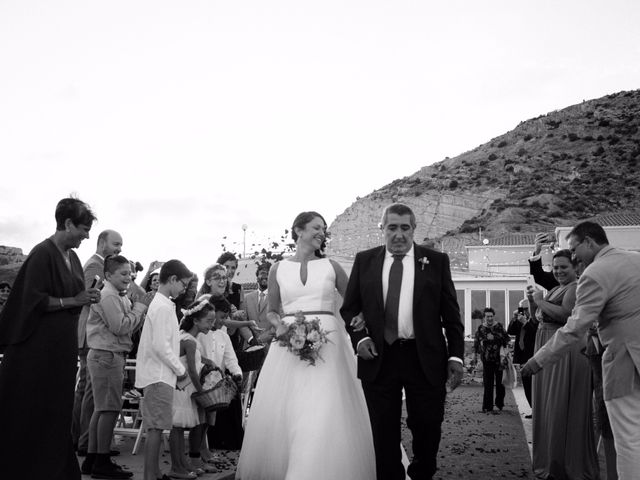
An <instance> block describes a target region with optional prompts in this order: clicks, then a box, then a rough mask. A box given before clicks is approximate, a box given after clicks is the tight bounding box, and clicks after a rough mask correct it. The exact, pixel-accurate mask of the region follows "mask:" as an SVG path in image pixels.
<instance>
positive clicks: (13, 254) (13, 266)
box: [0, 245, 27, 283]
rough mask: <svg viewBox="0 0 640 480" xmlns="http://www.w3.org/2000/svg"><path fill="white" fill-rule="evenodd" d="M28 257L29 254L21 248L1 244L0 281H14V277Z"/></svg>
mask: <svg viewBox="0 0 640 480" xmlns="http://www.w3.org/2000/svg"><path fill="white" fill-rule="evenodd" d="M26 258H27V256H26V255H23V254H22V250H21V249H19V248H15V247H5V246H4V245H0V282H1V281H7V282H10V283H13V279H14V278H15V277H16V275H17V274H18V270H20V266H21V265H22V263H23V262H24V261H25V259H26Z"/></svg>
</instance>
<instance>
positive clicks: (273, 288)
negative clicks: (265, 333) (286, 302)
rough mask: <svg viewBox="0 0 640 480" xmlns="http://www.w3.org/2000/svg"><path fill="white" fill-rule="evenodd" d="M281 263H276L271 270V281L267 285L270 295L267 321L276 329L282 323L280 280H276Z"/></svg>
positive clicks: (268, 297)
mask: <svg viewBox="0 0 640 480" xmlns="http://www.w3.org/2000/svg"><path fill="white" fill-rule="evenodd" d="M279 265H280V263H276V264H275V265H274V266H273V267H271V269H270V270H269V280H268V284H267V288H268V295H267V301H268V302H269V303H268V306H267V320H269V323H271V325H273V326H274V327H276V328H277V327H278V326H279V325H280V323H281V320H280V303H281V301H280V285H278V280H277V278H276V274H277V272H278V266H279Z"/></svg>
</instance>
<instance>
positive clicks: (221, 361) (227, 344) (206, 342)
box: [197, 329, 242, 375]
mask: <svg viewBox="0 0 640 480" xmlns="http://www.w3.org/2000/svg"><path fill="white" fill-rule="evenodd" d="M197 340H198V343H199V344H200V347H201V350H200V352H201V353H202V355H203V356H204V357H206V358H208V359H209V360H212V361H213V363H215V364H216V366H217V367H219V368H220V370H222V371H223V372H224V371H225V370H229V372H231V375H242V369H241V368H240V365H238V357H237V356H236V352H235V351H234V350H233V344H232V343H231V338H229V335H228V334H227V332H225V331H224V330H222V329H218V330H210V331H208V332H207V333H206V334H205V333H199V334H198V338H197Z"/></svg>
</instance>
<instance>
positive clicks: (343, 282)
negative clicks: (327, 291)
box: [329, 259, 349, 298]
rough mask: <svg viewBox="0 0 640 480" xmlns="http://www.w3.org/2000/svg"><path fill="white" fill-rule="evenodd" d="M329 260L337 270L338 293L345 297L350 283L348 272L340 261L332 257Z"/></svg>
mask: <svg viewBox="0 0 640 480" xmlns="http://www.w3.org/2000/svg"><path fill="white" fill-rule="evenodd" d="M329 261H330V262H331V265H332V266H333V270H334V271H335V272H336V288H337V289H338V293H339V294H340V295H341V296H342V297H343V298H344V292H346V291H347V283H349V277H347V273H346V272H345V271H344V269H343V268H342V267H341V266H340V264H339V263H338V262H336V261H335V260H331V259H329Z"/></svg>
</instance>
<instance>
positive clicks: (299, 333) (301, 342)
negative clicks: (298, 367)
mask: <svg viewBox="0 0 640 480" xmlns="http://www.w3.org/2000/svg"><path fill="white" fill-rule="evenodd" d="M294 318H295V320H294V321H293V323H291V324H288V325H287V324H282V325H280V326H279V327H278V329H277V330H276V337H275V339H276V340H277V341H278V343H279V344H280V346H282V347H285V348H286V349H287V350H289V351H290V352H291V353H293V354H294V355H297V356H298V357H300V360H303V361H305V362H309V364H310V365H315V364H316V360H317V359H320V360H322V357H321V356H320V348H322V345H324V344H325V343H328V342H330V341H331V340H329V338H328V335H329V333H331V331H326V330H324V329H323V328H322V327H321V326H320V319H319V318H318V317H316V318H314V319H312V320H307V319H306V317H305V316H304V314H303V313H302V312H296V313H295V314H294Z"/></svg>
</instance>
